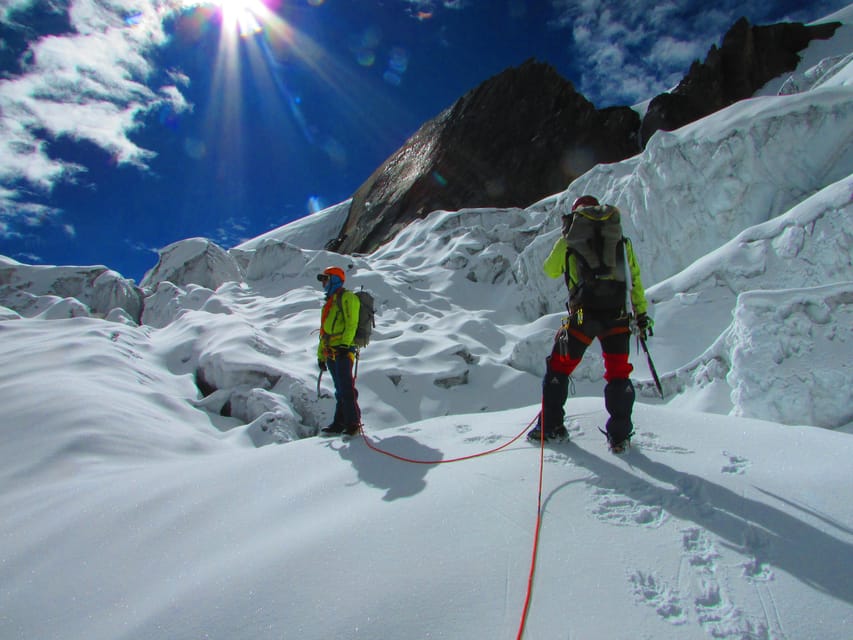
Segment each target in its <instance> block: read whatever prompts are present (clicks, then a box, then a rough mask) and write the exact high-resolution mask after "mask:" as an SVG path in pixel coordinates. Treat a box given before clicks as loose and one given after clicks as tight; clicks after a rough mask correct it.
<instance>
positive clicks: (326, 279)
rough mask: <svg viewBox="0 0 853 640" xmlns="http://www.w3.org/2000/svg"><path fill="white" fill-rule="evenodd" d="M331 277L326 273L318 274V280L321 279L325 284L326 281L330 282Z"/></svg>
mask: <svg viewBox="0 0 853 640" xmlns="http://www.w3.org/2000/svg"><path fill="white" fill-rule="evenodd" d="M330 277H331V276H327V275H326V274H325V273H319V274H317V280H319V281H320V282H322V283H323V284H325V283H326V282H328V281H329V278H330Z"/></svg>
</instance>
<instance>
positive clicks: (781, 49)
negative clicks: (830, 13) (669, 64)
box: [641, 18, 841, 145]
mask: <svg viewBox="0 0 853 640" xmlns="http://www.w3.org/2000/svg"><path fill="white" fill-rule="evenodd" d="M840 26H841V23H840V22H833V23H827V24H820V25H815V26H812V27H807V26H805V25H803V24H801V23H782V24H774V25H770V26H766V27H754V26H752V25H750V24H749V21H747V19H746V18H741V19H740V20H738V21H737V22H736V23H735V24H734V26H733V27H732V28H731V29H729V31H728V33H726V35H725V36H724V37H723V42H722V45H721V46H720V48H719V49H718V48H717V47H716V46H713V47H711V50H710V51H709V52H708V56H707V57H706V58H705V62H702V63H700V62H699V61H698V60H697V61H696V62H694V63H693V65H692V66H691V67H690V71H689V72H688V73H687V75H686V76H685V77H684V79H683V80H682V81H681V82H680V83H679V85H678V86H677V87H676V88H675V89H674V90H673V91H672V92H671V93H663V94H661V95H659V96H657V97H655V98H654V99H653V100H652V101H651V103H650V104H649V109H648V111H647V113H646V117H645V118H644V119H643V127H642V132H641V140H642V141H643V144H644V145H645V143H646V142H647V141H648V140H649V138H651V136H652V134H653V133H654V132H655V131H658V130H664V131H672V130H674V129H678V128H679V127H682V126H684V125H685V124H689V123H690V122H694V121H696V120H698V119H699V118H703V117H705V116H707V115H709V114H711V113H714V112H715V111H719V110H720V109H723V108H725V107H727V106H729V105H731V104H734V103H735V102H737V101H738V100H743V99H744V98H748V97H750V96H752V95H753V94H755V92H756V91H758V90H759V89H760V88H761V87H763V86H764V85H765V84H766V83H767V82H769V81H770V80H772V79H773V78H776V77H778V76H780V75H781V74H783V73H785V72H787V71H793V70H794V69H795V68H796V67H797V64H799V61H800V57H799V55H797V54H798V52H799V51H802V50H803V49H805V48H806V47H807V46H808V44H809V42H811V41H812V40H815V39H819V40H822V39H826V38H830V37H832V35H833V34H834V33H835V30H836V29H837V28H838V27H840Z"/></svg>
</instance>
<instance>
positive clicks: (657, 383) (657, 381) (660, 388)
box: [639, 336, 664, 399]
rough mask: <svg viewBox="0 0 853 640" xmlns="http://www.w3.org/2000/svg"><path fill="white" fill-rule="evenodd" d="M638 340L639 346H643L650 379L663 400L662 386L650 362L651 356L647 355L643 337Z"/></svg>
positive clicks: (653, 365)
mask: <svg viewBox="0 0 853 640" xmlns="http://www.w3.org/2000/svg"><path fill="white" fill-rule="evenodd" d="M639 338H640V344H641V345H643V351H645V352H646V361H647V362H648V363H649V370H650V371H651V372H652V378H654V381H655V386H656V387H657V389H658V393H659V394H660V397H661V399H663V397H664V396H663V386H661V383H660V378H659V377H658V372H657V369H655V363H654V362H652V354H650V353H649V348H648V347H647V346H646V339H645V338H644V337H643V336H639Z"/></svg>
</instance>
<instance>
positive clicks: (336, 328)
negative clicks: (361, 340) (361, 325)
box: [317, 289, 361, 360]
mask: <svg viewBox="0 0 853 640" xmlns="http://www.w3.org/2000/svg"><path fill="white" fill-rule="evenodd" d="M360 307H361V302H360V301H359V299H358V296H357V295H355V294H354V293H353V292H352V291H348V290H347V289H338V290H337V291H335V293H333V294H332V295H331V296H330V297H329V298H328V299H327V300H326V304H324V305H323V312H322V314H321V315H320V344H319V345H318V346H317V359H318V360H326V358H327V357H329V356H330V355H332V350H333V349H335V348H336V347H346V348H350V347H352V343H353V340H355V332H356V329H358V311H359V308H360Z"/></svg>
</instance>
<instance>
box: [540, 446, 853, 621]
mask: <svg viewBox="0 0 853 640" xmlns="http://www.w3.org/2000/svg"><path fill="white" fill-rule="evenodd" d="M564 451H565V452H566V454H567V455H568V457H569V458H570V459H571V460H572V461H573V462H575V463H577V464H578V465H581V466H583V467H584V468H586V469H588V470H589V471H590V472H592V473H593V474H595V476H596V478H594V479H591V480H589V482H590V483H591V484H594V485H595V486H600V487H604V488H607V489H612V490H614V491H617V492H619V493H621V494H622V495H624V496H625V497H627V498H630V499H631V500H635V501H636V502H638V503H641V504H646V505H650V506H660V507H662V508H663V509H665V510H666V511H667V512H669V513H670V514H671V515H672V516H674V517H676V518H679V519H681V520H691V521H693V522H695V523H696V524H697V525H698V526H700V527H702V528H703V529H706V530H708V531H710V532H712V533H714V534H716V535H717V536H719V537H720V538H721V539H722V540H723V543H724V544H725V545H726V546H728V547H730V548H731V549H733V550H735V551H737V552H739V553H742V554H745V555H750V556H752V557H754V558H755V559H756V560H757V561H758V562H761V563H765V562H766V563H768V564H770V565H771V566H774V567H777V568H778V569H781V570H782V571H785V572H786V573H789V574H790V575H792V576H793V577H795V578H796V579H798V580H800V581H802V582H804V583H805V584H807V585H809V586H811V587H813V588H815V589H818V590H820V591H823V592H824V593H827V594H829V595H831V596H833V597H835V598H837V599H839V600H842V601H844V602H847V603H849V604H853V580H851V579H850V567H853V545H851V544H849V543H846V542H844V541H842V540H839V539H837V538H835V537H833V536H831V535H829V534H827V533H825V532H823V531H821V530H820V529H816V528H815V527H813V526H812V525H809V524H807V523H805V522H803V521H802V520H798V519H797V518H795V517H794V516H791V515H789V514H787V513H785V512H784V511H780V510H779V509H776V508H774V507H771V506H769V505H767V504H765V503H763V502H759V501H756V500H751V499H749V498H745V497H743V496H740V495H738V494H736V493H734V492H733V491H730V490H729V489H726V488H725V487H722V486H720V485H718V484H715V483H713V482H709V481H708V480H707V479H705V478H702V477H700V476H696V475H693V474H690V473H685V472H683V471H676V470H675V469H673V468H672V467H670V466H668V465H665V464H663V463H660V462H655V461H654V460H651V459H649V458H648V457H647V456H645V455H644V454H643V453H641V452H640V451H638V450H637V449H633V450H631V451H629V453H628V454H627V456H626V457H625V462H627V463H628V464H630V465H631V466H632V467H635V468H637V469H639V470H640V471H642V472H644V473H646V474H648V475H649V476H652V477H653V478H656V479H657V480H660V481H661V482H664V483H666V484H668V485H671V486H672V488H671V489H668V488H665V487H658V486H656V485H653V484H651V483H650V482H648V481H646V480H644V479H643V478H640V477H638V476H635V475H633V474H631V473H629V472H627V471H625V470H623V469H621V468H620V467H618V466H616V465H614V464H611V463H609V462H606V461H605V460H603V459H602V458H600V457H598V456H596V455H594V454H592V453H590V452H588V451H586V450H584V449H582V448H580V447H579V446H577V445H576V444H575V443H573V442H570V443H568V444H567V445H566V447H565V448H564ZM756 489H758V490H759V491H762V490H761V489H760V488H759V487H756ZM771 495H772V494H771ZM549 499H550V496H549ZM842 531H843V529H842Z"/></svg>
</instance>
